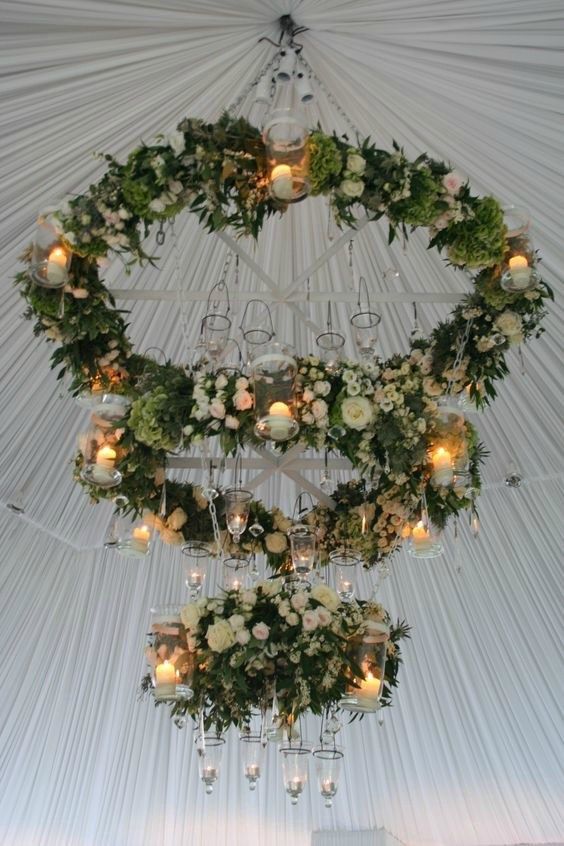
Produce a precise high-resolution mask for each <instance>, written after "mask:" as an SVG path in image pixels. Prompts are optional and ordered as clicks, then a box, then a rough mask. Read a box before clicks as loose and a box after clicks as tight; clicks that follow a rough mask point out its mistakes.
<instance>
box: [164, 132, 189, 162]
mask: <svg viewBox="0 0 564 846" xmlns="http://www.w3.org/2000/svg"><path fill="white" fill-rule="evenodd" d="M166 140H167V143H168V146H169V147H171V148H172V150H173V152H174V153H176V155H177V156H179V155H180V153H183V152H184V150H185V149H186V141H185V138H184V133H183V132H180V131H179V130H176V131H175V132H171V133H170V135H168V136H167V139H166Z"/></svg>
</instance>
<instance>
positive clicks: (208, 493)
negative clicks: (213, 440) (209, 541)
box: [200, 440, 223, 562]
mask: <svg viewBox="0 0 564 846" xmlns="http://www.w3.org/2000/svg"><path fill="white" fill-rule="evenodd" d="M200 460H201V464H202V481H203V480H204V479H205V478H206V475H208V474H209V475H208V482H207V485H206V487H204V488H203V494H204V496H205V498H206V499H207V501H208V511H209V512H210V518H211V521H212V528H213V537H214V541H215V545H216V547H217V557H218V558H219V560H220V562H222V561H223V547H222V543H221V534H220V531H219V523H218V520H217V509H216V507H215V502H214V499H215V497H214V493H216V492H215V490H214V489H213V485H212V479H211V473H212V466H211V459H210V457H209V453H208V445H207V443H206V441H205V440H204V441H203V443H202V448H201V452H200Z"/></svg>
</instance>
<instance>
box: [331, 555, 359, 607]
mask: <svg viewBox="0 0 564 846" xmlns="http://www.w3.org/2000/svg"><path fill="white" fill-rule="evenodd" d="M329 561H330V563H331V564H333V565H334V567H335V587H336V590H337V593H338V594H339V596H340V598H341V599H342V600H343V602H350V601H351V600H352V599H353V598H354V591H355V571H356V565H357V564H358V563H359V561H360V555H358V554H357V553H355V552H351V551H350V550H347V549H337V550H335V551H334V552H331V553H330V555H329Z"/></svg>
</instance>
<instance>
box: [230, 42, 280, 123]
mask: <svg viewBox="0 0 564 846" xmlns="http://www.w3.org/2000/svg"><path fill="white" fill-rule="evenodd" d="M278 60H279V55H278V53H277V54H276V55H275V56H274V57H273V58H272V59H271V60H270V61H269V62H268V63H267V64H266V65H264V67H263V68H262V70H261V71H259V73H258V74H257V75H256V76H255V78H254V79H253V80H252V81H251V82H249V83H248V85H246V86H245V87H244V88H243V90H242V92H241V93H240V94H239V96H238V97H237V99H236V100H234V101H233V102H232V103H231V105H230V106H228V107H227V112H228V114H233V115H234V114H235V113H236V112H237V110H238V109H239V107H240V106H241V105H242V104H243V103H244V101H245V100H246V99H247V97H248V96H249V94H250V93H251V91H252V90H253V88H254V87H255V86H256V85H258V84H259V82H260V81H261V79H262V78H263V77H264V76H265V75H266V74H267V73H268V72H269V70H271V69H272V68H273V67H274V65H275V64H276V62H277V61H278Z"/></svg>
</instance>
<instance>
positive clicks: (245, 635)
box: [235, 629, 251, 646]
mask: <svg viewBox="0 0 564 846" xmlns="http://www.w3.org/2000/svg"><path fill="white" fill-rule="evenodd" d="M250 639H251V634H250V632H249V631H248V630H247V629H238V631H237V632H236V634H235V640H236V641H237V643H239V644H240V645H241V646H245V645H246V644H247V643H248V642H249V641H250Z"/></svg>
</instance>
